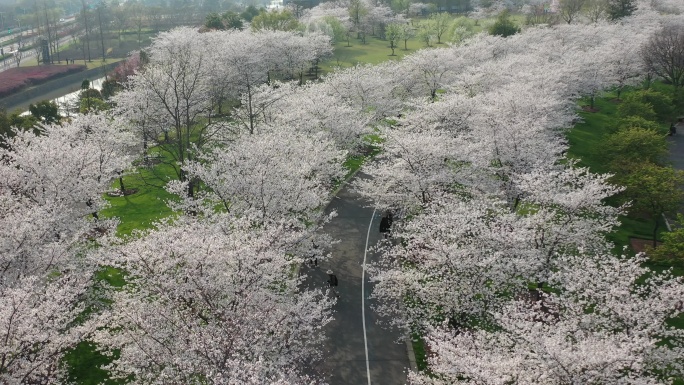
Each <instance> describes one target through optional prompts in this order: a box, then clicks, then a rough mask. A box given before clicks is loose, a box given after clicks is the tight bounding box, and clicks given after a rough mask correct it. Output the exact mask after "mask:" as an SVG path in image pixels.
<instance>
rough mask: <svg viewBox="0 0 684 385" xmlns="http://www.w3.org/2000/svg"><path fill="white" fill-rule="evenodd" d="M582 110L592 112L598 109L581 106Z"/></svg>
mask: <svg viewBox="0 0 684 385" xmlns="http://www.w3.org/2000/svg"><path fill="white" fill-rule="evenodd" d="M582 111H586V112H592V113H594V112H599V111H600V110H599V109H598V108H596V107H594V108H592V107H591V106H582Z"/></svg>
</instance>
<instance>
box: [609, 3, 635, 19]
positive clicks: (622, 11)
mask: <svg viewBox="0 0 684 385" xmlns="http://www.w3.org/2000/svg"><path fill="white" fill-rule="evenodd" d="M607 1H608V2H607V5H606V13H607V14H608V17H609V18H610V19H611V20H617V19H621V18H623V17H627V16H630V15H632V14H633V13H634V11H636V10H637V2H636V0H607Z"/></svg>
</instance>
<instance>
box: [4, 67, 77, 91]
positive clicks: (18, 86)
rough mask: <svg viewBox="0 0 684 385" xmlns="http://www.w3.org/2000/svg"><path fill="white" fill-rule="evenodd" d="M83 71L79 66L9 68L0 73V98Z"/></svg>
mask: <svg viewBox="0 0 684 385" xmlns="http://www.w3.org/2000/svg"><path fill="white" fill-rule="evenodd" d="M85 69H86V67H85V66H84V65H80V64H72V65H41V66H34V67H17V68H10V69H8V70H6V71H2V72H0V98H1V97H5V96H8V95H10V94H12V93H14V92H18V91H20V90H22V89H23V88H25V87H28V86H31V85H36V84H40V83H44V82H46V81H48V80H50V79H54V78H57V77H60V76H64V75H68V74H71V73H75V72H79V71H83V70H85Z"/></svg>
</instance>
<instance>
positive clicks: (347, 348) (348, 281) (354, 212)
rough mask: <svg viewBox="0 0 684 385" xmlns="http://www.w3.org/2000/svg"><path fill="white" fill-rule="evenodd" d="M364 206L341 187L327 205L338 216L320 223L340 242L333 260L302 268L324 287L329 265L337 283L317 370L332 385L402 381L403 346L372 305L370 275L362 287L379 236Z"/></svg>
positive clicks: (371, 213) (374, 216)
mask: <svg viewBox="0 0 684 385" xmlns="http://www.w3.org/2000/svg"><path fill="white" fill-rule="evenodd" d="M361 177H362V175H361ZM365 205H367V203H366V202H364V201H363V200H361V199H360V197H359V196H358V195H357V194H355V193H353V192H352V191H350V190H349V188H348V187H345V188H344V189H342V190H341V191H340V192H339V193H338V195H337V196H336V197H335V198H334V200H333V202H332V203H331V204H330V206H329V207H328V211H330V210H336V211H337V214H338V215H337V217H335V218H334V219H333V220H332V221H331V222H329V223H328V224H326V226H325V227H324V231H325V232H326V233H327V234H330V235H332V236H333V237H334V238H336V239H338V240H340V242H339V243H338V244H336V245H334V246H333V249H332V250H331V251H332V259H331V260H329V261H326V262H324V263H321V264H320V265H319V267H317V268H313V269H311V268H308V267H302V272H304V273H309V274H310V278H309V279H308V281H309V283H310V284H313V285H320V286H323V287H325V286H327V283H326V281H327V279H328V276H327V274H326V271H327V270H328V269H331V270H333V272H334V273H335V275H336V276H337V278H338V281H339V286H338V287H337V289H338V291H339V293H340V298H339V300H338V303H337V304H336V305H335V310H336V313H335V320H334V321H333V322H331V323H330V324H329V325H327V327H326V329H325V333H326V334H327V337H328V344H327V346H325V348H324V350H325V352H324V360H323V363H322V366H321V367H320V368H317V369H318V371H319V372H322V373H323V374H324V375H325V376H326V379H327V381H328V383H329V384H330V385H364V384H377V385H385V384H386V385H399V384H405V383H406V373H407V370H408V368H409V358H408V353H407V346H406V344H405V342H404V340H403V339H401V338H400V337H401V336H400V334H399V333H398V331H396V330H388V329H387V328H385V327H383V326H381V325H380V323H381V321H382V319H381V318H380V317H379V316H378V314H376V313H375V312H374V311H373V310H372V309H371V305H372V303H369V299H368V297H369V295H370V293H371V290H372V285H371V284H370V282H369V281H368V276H365V278H364V279H363V285H362V274H363V267H362V266H363V260H364V252H365V250H366V242H368V246H369V247H372V246H373V245H375V244H376V243H377V241H378V240H379V239H380V234H379V224H380V213H377V212H376V213H374V210H373V209H372V208H367V207H364V206H365ZM369 229H370V231H369ZM366 258H367V263H371V262H373V261H375V260H377V258H378V256H377V255H375V254H374V253H372V252H367V253H366ZM362 286H363V289H362ZM362 305H363V306H362ZM364 312H365V328H364V323H363V320H364V317H363V313H364ZM364 331H365V333H364ZM364 335H365V339H364ZM366 351H367V352H368V353H367V354H366Z"/></svg>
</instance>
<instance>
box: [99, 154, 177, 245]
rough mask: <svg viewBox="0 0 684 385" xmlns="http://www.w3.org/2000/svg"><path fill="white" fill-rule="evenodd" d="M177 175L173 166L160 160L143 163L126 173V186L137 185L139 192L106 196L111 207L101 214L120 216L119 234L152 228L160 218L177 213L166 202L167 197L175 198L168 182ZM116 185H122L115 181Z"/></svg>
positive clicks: (133, 187) (134, 187)
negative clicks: (167, 187) (158, 161)
mask: <svg viewBox="0 0 684 385" xmlns="http://www.w3.org/2000/svg"><path fill="white" fill-rule="evenodd" d="M172 175H174V172H173V169H172V168H171V166H169V165H166V164H162V163H160V164H157V165H155V166H154V167H151V168H144V167H140V168H138V169H137V170H135V171H134V172H132V173H130V174H128V175H126V176H124V178H123V180H124V186H125V188H126V190H129V189H131V190H132V189H135V190H137V192H136V193H135V194H132V195H127V196H123V197H110V196H106V199H107V201H108V202H109V203H110V205H111V207H109V208H107V209H106V210H103V211H102V212H101V215H102V216H104V217H107V218H112V217H116V218H119V220H120V221H121V223H120V224H119V227H118V229H117V230H118V231H117V233H118V235H130V234H131V233H133V231H134V230H145V229H150V228H152V227H153V226H154V223H155V222H156V221H158V220H160V219H163V218H166V217H168V216H170V215H172V214H173V212H172V211H171V209H170V208H169V207H168V206H167V205H166V201H167V200H169V199H174V196H173V195H171V194H169V193H168V192H167V191H166V190H165V189H164V185H165V184H166V182H167V181H168V180H171V179H172V178H173V177H172ZM112 187H113V188H112V189H113V190H114V189H118V188H119V183H118V181H115V182H114V183H113V184H112Z"/></svg>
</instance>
